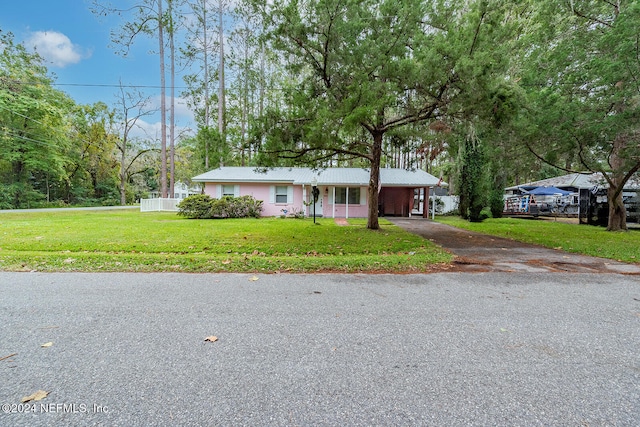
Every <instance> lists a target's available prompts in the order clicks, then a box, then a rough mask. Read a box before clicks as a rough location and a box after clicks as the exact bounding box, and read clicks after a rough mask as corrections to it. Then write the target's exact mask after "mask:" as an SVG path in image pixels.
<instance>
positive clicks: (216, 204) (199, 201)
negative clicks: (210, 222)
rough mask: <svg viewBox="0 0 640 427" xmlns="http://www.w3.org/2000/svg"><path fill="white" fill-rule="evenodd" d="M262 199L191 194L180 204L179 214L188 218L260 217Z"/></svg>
mask: <svg viewBox="0 0 640 427" xmlns="http://www.w3.org/2000/svg"><path fill="white" fill-rule="evenodd" d="M261 212H262V200H256V199H254V198H253V197H251V196H241V197H231V196H224V197H222V198H220V199H212V198H211V197H210V196H208V195H206V194H197V195H195V196H189V197H187V198H186V199H184V200H183V201H182V202H180V204H179V205H178V215H181V216H185V217H187V218H195V219H207V218H247V217H252V218H259V217H260V214H261Z"/></svg>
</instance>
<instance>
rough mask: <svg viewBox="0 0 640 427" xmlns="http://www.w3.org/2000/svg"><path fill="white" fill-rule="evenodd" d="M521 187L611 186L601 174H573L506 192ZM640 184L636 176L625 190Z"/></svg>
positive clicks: (588, 187) (535, 182) (638, 186)
mask: <svg viewBox="0 0 640 427" xmlns="http://www.w3.org/2000/svg"><path fill="white" fill-rule="evenodd" d="M521 187H525V188H528V187H557V188H567V187H574V188H577V189H591V188H593V187H600V188H608V187H609V184H608V183H607V181H606V180H605V179H604V177H603V176H602V174H601V173H591V172H586V173H571V174H568V175H562V176H556V177H553V178H548V179H543V180H541V181H533V182H527V183H526V184H520V185H514V186H513V187H508V188H506V190H517V189H518V188H521ZM639 188H640V182H639V179H638V177H637V175H636V176H634V177H632V178H631V179H630V180H629V182H627V185H626V186H625V189H629V190H632V189H639Z"/></svg>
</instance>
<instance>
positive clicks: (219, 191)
mask: <svg viewBox="0 0 640 427" xmlns="http://www.w3.org/2000/svg"><path fill="white" fill-rule="evenodd" d="M221 198H222V184H216V199H221Z"/></svg>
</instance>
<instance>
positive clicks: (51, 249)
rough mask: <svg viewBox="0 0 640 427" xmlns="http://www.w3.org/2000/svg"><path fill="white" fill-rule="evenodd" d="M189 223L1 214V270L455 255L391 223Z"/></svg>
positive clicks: (360, 265) (280, 266)
mask: <svg viewBox="0 0 640 427" xmlns="http://www.w3.org/2000/svg"><path fill="white" fill-rule="evenodd" d="M348 222H349V225H348V226H339V225H336V224H335V222H334V220H333V219H329V218H320V219H318V220H317V224H315V225H314V223H313V220H312V219H294V218H286V219H282V218H260V219H224V220H190V219H184V218H182V217H179V216H177V215H176V214H175V213H170V212H155V213H141V212H138V211H120V210H113V211H79V212H73V211H64V212H27V213H25V212H17V213H3V214H2V215H0V236H1V239H0V270H5V271H32V270H36V271H141V272H142V271H145V272H151V271H180V272H263V273H273V272H299V273H301V272H330V271H336V272H395V273H409V272H410V273H417V272H427V271H431V270H433V269H434V268H437V266H438V265H441V264H443V263H448V262H450V261H451V255H450V254H448V253H447V252H446V251H444V250H442V249H441V248H439V247H437V246H436V245H434V244H433V243H431V242H429V241H426V240H425V239H422V238H420V237H418V236H414V235H412V234H409V233H407V232H405V231H404V230H402V229H400V228H398V227H396V226H395V225H393V224H391V223H390V222H388V221H385V220H383V219H381V220H380V224H381V229H380V230H377V231H373V230H367V229H366V220H365V219H349V220H348Z"/></svg>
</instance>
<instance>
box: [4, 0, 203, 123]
mask: <svg viewBox="0 0 640 427" xmlns="http://www.w3.org/2000/svg"><path fill="white" fill-rule="evenodd" d="M111 3H112V4H114V5H116V6H118V7H123V8H124V7H128V6H130V5H132V4H134V3H135V2H134V1H133V0H111ZM90 5H91V1H90V0H22V1H20V0H18V1H5V2H3V5H2V11H1V12H0V29H2V30H3V31H5V32H12V33H13V34H14V37H15V41H16V42H23V43H24V44H25V46H26V47H27V48H32V47H33V46H37V51H38V52H39V53H40V54H41V55H42V56H43V57H44V58H45V60H46V61H47V66H48V69H49V73H50V74H52V75H54V76H55V83H57V84H58V85H57V86H56V87H57V88H58V89H60V90H61V91H63V92H66V93H67V94H69V96H71V98H73V99H74V100H75V101H76V103H78V104H93V103H95V102H98V101H103V102H105V103H106V104H107V105H109V106H114V103H115V94H116V93H117V92H118V88H117V85H118V84H119V82H120V80H121V81H122V84H123V85H135V86H144V87H142V88H141V90H143V91H144V92H145V93H146V94H147V95H150V96H152V97H153V98H154V101H156V102H158V103H159V101H158V98H159V95H160V89H159V88H157V86H159V84H160V77H159V57H158V55H157V54H155V53H154V52H157V42H155V41H154V40H152V39H150V38H148V37H145V36H141V37H140V38H139V39H137V40H136V41H135V45H134V49H133V50H132V51H131V52H130V54H129V55H128V56H127V57H126V58H123V57H122V56H119V55H116V53H115V51H114V49H113V48H111V47H110V45H111V40H110V33H111V31H113V30H117V29H118V26H119V25H120V24H121V23H122V22H123V21H121V18H119V17H117V16H109V17H106V18H105V17H103V18H100V19H99V18H98V17H96V16H95V15H94V14H93V13H92V12H91V10H90ZM168 83H169V79H168V76H167V84H168ZM183 85H184V84H183V82H182V79H181V78H179V77H176V86H178V87H180V86H183ZM180 90H181V89H180V88H177V89H176V97H179V96H180ZM168 95H169V91H168V90H167V96H168ZM178 103H179V105H178V107H177V110H176V121H177V125H178V126H180V127H182V126H187V125H191V124H192V123H191V121H192V118H191V115H190V114H189V113H188V111H187V110H186V107H185V106H184V103H180V102H179V101H178ZM154 120H158V118H155V117H154V118H150V119H148V122H149V123H146V124H145V126H146V127H148V129H147V130H148V132H150V133H154V132H155V130H156V129H157V128H158V123H154Z"/></svg>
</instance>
